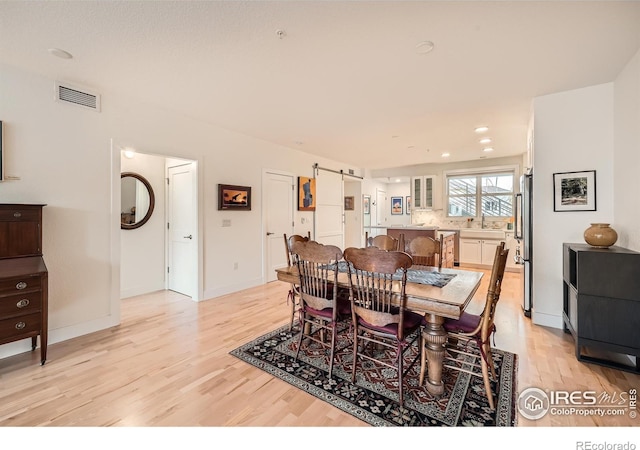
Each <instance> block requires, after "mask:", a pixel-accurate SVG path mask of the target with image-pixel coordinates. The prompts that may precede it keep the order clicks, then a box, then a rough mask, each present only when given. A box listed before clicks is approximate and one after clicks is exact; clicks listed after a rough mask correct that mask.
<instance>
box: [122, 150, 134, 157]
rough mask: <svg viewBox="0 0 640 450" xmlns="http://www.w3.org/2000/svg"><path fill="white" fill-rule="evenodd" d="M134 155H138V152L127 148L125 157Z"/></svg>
mask: <svg viewBox="0 0 640 450" xmlns="http://www.w3.org/2000/svg"><path fill="white" fill-rule="evenodd" d="M134 156H136V152H134V151H133V150H125V151H124V157H125V158H129V159H131V158H133V157H134Z"/></svg>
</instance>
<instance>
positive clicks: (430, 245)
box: [407, 236, 442, 269]
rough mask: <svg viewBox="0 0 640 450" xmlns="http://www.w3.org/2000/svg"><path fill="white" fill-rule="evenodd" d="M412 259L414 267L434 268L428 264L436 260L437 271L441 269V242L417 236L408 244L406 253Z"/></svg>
mask: <svg viewBox="0 0 640 450" xmlns="http://www.w3.org/2000/svg"><path fill="white" fill-rule="evenodd" d="M407 253H409V254H410V255H411V257H412V258H413V265H414V266H427V265H428V266H434V265H435V264H429V263H430V262H431V261H433V260H432V258H437V265H438V269H442V241H440V239H434V238H432V237H428V236H418V237H416V238H413V239H411V242H409V249H408V252H407Z"/></svg>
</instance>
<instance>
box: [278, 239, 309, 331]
mask: <svg viewBox="0 0 640 450" xmlns="http://www.w3.org/2000/svg"><path fill="white" fill-rule="evenodd" d="M283 236H284V248H285V251H286V253H287V266H292V265H293V264H294V263H295V261H294V258H293V244H294V243H296V242H300V241H310V240H311V232H310V231H308V232H307V235H306V236H301V235H299V234H292V235H291V236H289V237H287V235H286V234H284V235H283ZM298 299H299V293H298V285H296V284H293V283H292V284H291V287H290V289H289V292H288V293H287V303H289V302H291V321H290V322H289V331H291V330H292V329H293V322H294V320H295V317H296V310H297V306H299V305H298V303H299V302H298Z"/></svg>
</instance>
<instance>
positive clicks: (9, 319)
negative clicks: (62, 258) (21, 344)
mask: <svg viewBox="0 0 640 450" xmlns="http://www.w3.org/2000/svg"><path fill="white" fill-rule="evenodd" d="M44 206H45V205H26V204H0V344H6V343H9V342H14V341H18V340H22V339H28V338H31V348H32V350H35V348H36V346H37V343H38V336H40V363H41V364H44V363H45V362H46V360H47V329H48V281H49V278H48V271H47V266H46V265H45V263H44V259H43V257H42V208H43V207H44Z"/></svg>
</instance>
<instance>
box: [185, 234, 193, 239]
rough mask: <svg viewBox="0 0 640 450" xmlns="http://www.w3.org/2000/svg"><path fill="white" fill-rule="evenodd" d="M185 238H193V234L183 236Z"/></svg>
mask: <svg viewBox="0 0 640 450" xmlns="http://www.w3.org/2000/svg"><path fill="white" fill-rule="evenodd" d="M183 237H184V238H185V239H193V235H191V234H190V235H189V236H183Z"/></svg>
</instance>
